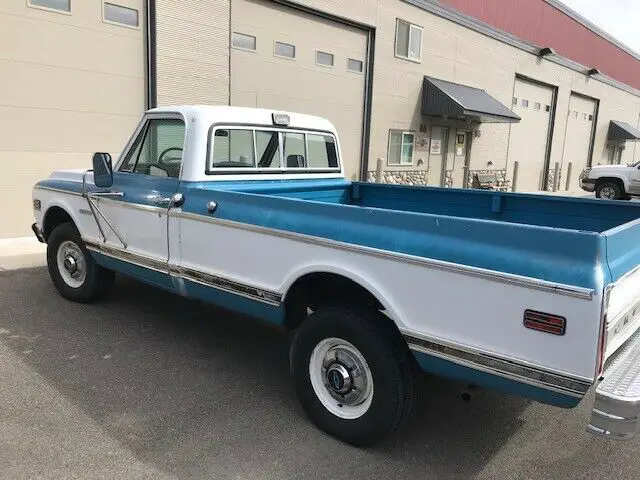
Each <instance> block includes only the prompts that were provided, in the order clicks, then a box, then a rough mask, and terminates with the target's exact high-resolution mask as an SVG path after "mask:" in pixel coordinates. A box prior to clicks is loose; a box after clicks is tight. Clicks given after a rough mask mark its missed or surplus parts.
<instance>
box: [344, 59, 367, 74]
mask: <svg viewBox="0 0 640 480" xmlns="http://www.w3.org/2000/svg"><path fill="white" fill-rule="evenodd" d="M347 70H349V71H350V72H356V73H362V71H363V70H364V63H362V60H356V59H355V58H347Z"/></svg>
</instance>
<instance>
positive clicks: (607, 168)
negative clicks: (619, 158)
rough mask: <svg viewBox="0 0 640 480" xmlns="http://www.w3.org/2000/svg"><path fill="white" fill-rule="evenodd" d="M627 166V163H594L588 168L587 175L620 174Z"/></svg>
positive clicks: (626, 169) (627, 168)
mask: <svg viewBox="0 0 640 480" xmlns="http://www.w3.org/2000/svg"><path fill="white" fill-rule="evenodd" d="M629 168H630V167H629V166H628V165H595V166H593V167H591V168H590V169H589V172H590V174H589V176H598V177H601V176H603V175H621V174H622V173H623V172H625V171H628V170H629Z"/></svg>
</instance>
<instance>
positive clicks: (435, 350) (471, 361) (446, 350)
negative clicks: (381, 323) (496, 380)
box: [402, 330, 593, 398]
mask: <svg viewBox="0 0 640 480" xmlns="http://www.w3.org/2000/svg"><path fill="white" fill-rule="evenodd" d="M402 335H403V337H404V338H405V340H406V341H407V344H408V345H409V348H410V349H411V350H413V351H416V352H421V353H425V354H427V355H432V356H434V357H438V358H441V359H443V360H447V361H450V362H453V363H455V364H458V365H461V366H464V367H469V368H473V369H474V370H480V371H483V372H486V373H489V374H492V375H498V376H500V377H504V378H507V379H509V380H514V381H516V382H520V383H526V384H529V385H532V386H535V387H539V388H543V389H545V390H551V391H554V392H557V393H562V394H564V395H570V396H573V397H578V398H582V397H583V396H584V395H585V393H586V392H587V390H589V388H590V387H591V386H592V385H593V379H588V378H584V377H577V376H570V375H566V374H565V373H562V372H558V371H553V370H550V369H546V368H541V367H539V366H536V365H531V364H528V363H526V362H522V361H520V360H515V359H507V358H502V357H499V356H496V355H493V354H490V353H487V352H482V351H480V350H475V349H470V348H465V347H463V346H460V345H452V344H450V343H449V342H444V341H442V340H434V339H429V338H427V337H425V336H423V335H420V334H418V333H416V332H409V331H407V330H405V331H402Z"/></svg>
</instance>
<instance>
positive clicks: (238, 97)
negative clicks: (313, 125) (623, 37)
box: [0, 0, 640, 238]
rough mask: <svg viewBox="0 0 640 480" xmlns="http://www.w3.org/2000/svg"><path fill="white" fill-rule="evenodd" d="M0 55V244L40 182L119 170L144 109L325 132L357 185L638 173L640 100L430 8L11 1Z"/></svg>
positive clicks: (412, 0) (406, 1) (555, 181)
mask: <svg viewBox="0 0 640 480" xmlns="http://www.w3.org/2000/svg"><path fill="white" fill-rule="evenodd" d="M540 1H542V0H540ZM0 45H3V49H2V50H0V75H1V76H2V78H3V79H4V82H3V88H2V89H0V96H1V100H2V101H1V102H0V124H1V125H2V132H3V133H4V135H3V137H2V144H3V148H1V149H0V161H1V162H2V164H3V165H5V166H7V167H8V168H5V169H4V175H3V178H2V180H0V182H2V187H3V191H5V192H8V193H9V194H10V197H8V198H10V199H11V201H10V202H4V203H3V205H2V206H0V238H7V237H17V236H26V235H29V225H30V223H31V204H30V203H31V202H30V195H31V187H32V185H33V184H34V183H35V182H36V181H38V180H39V179H41V178H43V177H45V176H47V175H48V174H49V173H50V171H51V170H53V169H56V168H65V167H68V168H84V167H88V166H89V162H90V155H91V153H92V152H94V151H109V152H112V154H114V155H117V154H118V152H119V150H120V149H121V148H122V146H123V145H124V144H125V142H126V141H127V139H128V138H127V137H128V135H129V134H130V133H131V131H132V129H133V126H134V124H135V123H136V122H137V120H138V118H139V116H140V114H141V113H142V111H143V110H144V109H145V108H147V107H149V106H155V105H168V104H176V103H205V104H231V105H239V106H254V107H266V108H272V109H276V110H294V111H301V112H305V113H312V114H318V115H322V116H325V117H328V118H329V119H330V120H331V121H333V122H334V123H335V124H336V126H337V128H338V130H339V132H340V134H341V141H342V149H343V157H344V161H345V165H346V170H347V174H348V176H349V177H350V178H352V179H354V180H357V179H360V178H363V179H369V180H373V179H376V178H379V179H380V180H381V181H387V182H394V183H413V184H426V185H434V186H447V187H468V186H472V185H473V184H474V181H473V180H474V176H475V174H480V177H478V178H483V176H488V178H497V179H498V181H499V184H498V187H499V188H501V189H503V190H517V191H536V190H542V189H560V190H564V189H569V190H575V189H577V188H578V175H579V173H580V171H581V170H582V169H583V168H584V167H585V166H586V165H589V164H598V163H602V164H604V163H619V162H626V163H630V162H633V161H640V145H638V144H637V143H636V142H633V141H631V140H634V139H635V138H634V136H635V133H637V130H634V129H637V128H638V126H639V125H638V123H639V121H640V91H638V90H636V89H634V88H633V87H631V86H628V85H625V84H622V83H621V82H619V81H617V80H614V79H612V78H609V77H607V76H605V75H603V74H601V73H599V72H598V71H589V70H590V69H591V68H592V67H591V66H584V65H580V64H578V63H576V62H575V61H572V60H569V59H566V58H564V57H561V56H559V55H557V54H555V52H553V50H551V49H541V48H540V47H539V46H535V45H532V44H530V43H527V42H525V41H523V40H520V39H518V38H515V37H513V35H509V34H506V33H504V32H501V31H500V30H496V29H493V28H492V27H489V26H487V25H486V24H484V23H481V22H478V21H475V20H474V19H472V18H470V17H468V16H466V15H462V14H459V13H457V12H456V11H455V10H452V9H451V8H448V7H444V6H442V5H441V4H440V3H439V2H436V1H435V0H433V1H432V0H348V1H345V0H342V1H338V0H299V1H295V2H294V1H289V0H287V1H273V0H180V1H178V0H109V1H104V0H7V1H3V2H0ZM638 61H640V59H639V60H638ZM611 121H615V122H618V124H619V125H622V127H623V130H624V129H628V132H629V133H628V135H627V138H628V139H629V140H630V141H625V139H624V138H621V137H620V136H619V135H618V136H617V137H615V138H613V137H612V136H611V135H610V125H611ZM634 132H635V133H634ZM624 136H625V135H623V136H622V137H624Z"/></svg>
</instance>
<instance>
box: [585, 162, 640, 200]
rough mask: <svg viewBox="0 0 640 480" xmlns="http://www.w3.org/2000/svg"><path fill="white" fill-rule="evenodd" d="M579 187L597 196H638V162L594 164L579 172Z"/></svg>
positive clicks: (639, 187) (620, 198) (639, 188)
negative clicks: (628, 163)
mask: <svg viewBox="0 0 640 480" xmlns="http://www.w3.org/2000/svg"><path fill="white" fill-rule="evenodd" d="M580 187H581V188H582V189H583V190H585V191H587V192H595V193H596V197H597V198H605V199H608V200H630V199H631V197H633V196H640V162H636V163H632V164H630V165H596V166H593V167H589V168H586V169H585V170H583V171H582V173H581V174H580Z"/></svg>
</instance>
